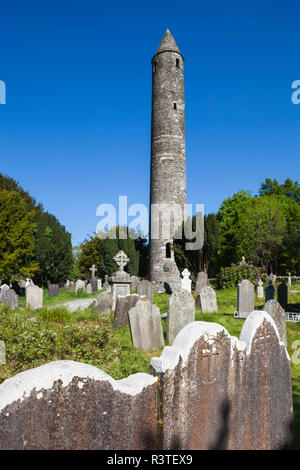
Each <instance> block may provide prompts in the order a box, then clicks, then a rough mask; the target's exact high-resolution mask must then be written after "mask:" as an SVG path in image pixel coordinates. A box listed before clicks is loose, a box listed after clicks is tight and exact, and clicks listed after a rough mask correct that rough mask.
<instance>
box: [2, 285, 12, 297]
mask: <svg viewBox="0 0 300 470" xmlns="http://www.w3.org/2000/svg"><path fill="white" fill-rule="evenodd" d="M9 289H10V287H9V286H8V285H7V284H2V286H0V300H1V299H2V295H3V294H4V293H5V292H6V291H8V290H9Z"/></svg>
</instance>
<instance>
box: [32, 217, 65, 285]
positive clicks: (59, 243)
mask: <svg viewBox="0 0 300 470" xmlns="http://www.w3.org/2000/svg"><path fill="white" fill-rule="evenodd" d="M35 224H36V231H35V250H34V251H35V260H36V261H37V262H38V264H39V269H38V271H37V272H36V274H35V276H34V281H35V282H36V283H37V284H38V285H43V286H47V284H49V283H57V284H63V283H64V282H65V281H66V280H67V279H68V277H69V273H70V271H71V269H72V267H73V257H72V244H71V235H70V233H68V232H67V231H66V229H65V227H64V226H63V225H61V224H60V223H59V221H58V220H57V218H56V217H55V216H54V215H52V214H49V213H48V212H38V213H37V215H36V217H35Z"/></svg>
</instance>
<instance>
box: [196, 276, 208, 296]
mask: <svg viewBox="0 0 300 470" xmlns="http://www.w3.org/2000/svg"><path fill="white" fill-rule="evenodd" d="M207 284H208V278H207V274H206V273H205V272H204V271H202V272H201V273H198V274H197V280H196V294H200V292H201V289H203V287H206V286H207Z"/></svg>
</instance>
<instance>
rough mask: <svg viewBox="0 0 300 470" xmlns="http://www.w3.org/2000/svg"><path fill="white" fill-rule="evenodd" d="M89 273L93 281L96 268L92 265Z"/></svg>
mask: <svg viewBox="0 0 300 470" xmlns="http://www.w3.org/2000/svg"><path fill="white" fill-rule="evenodd" d="M90 271H92V278H93V279H94V277H95V274H96V271H98V269H97V268H96V266H95V265H94V264H93V266H92V267H91V268H90Z"/></svg>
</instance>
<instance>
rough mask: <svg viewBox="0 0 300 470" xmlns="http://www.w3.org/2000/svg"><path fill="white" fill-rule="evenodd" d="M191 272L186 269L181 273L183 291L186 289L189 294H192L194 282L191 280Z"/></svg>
mask: <svg viewBox="0 0 300 470" xmlns="http://www.w3.org/2000/svg"><path fill="white" fill-rule="evenodd" d="M190 274H191V273H190V272H189V270H188V269H184V270H183V271H182V273H181V275H182V279H181V287H182V289H186V290H187V291H188V292H190V293H191V292H192V280H191V279H190Z"/></svg>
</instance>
